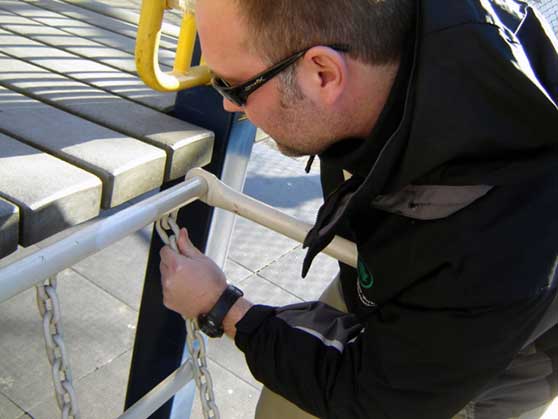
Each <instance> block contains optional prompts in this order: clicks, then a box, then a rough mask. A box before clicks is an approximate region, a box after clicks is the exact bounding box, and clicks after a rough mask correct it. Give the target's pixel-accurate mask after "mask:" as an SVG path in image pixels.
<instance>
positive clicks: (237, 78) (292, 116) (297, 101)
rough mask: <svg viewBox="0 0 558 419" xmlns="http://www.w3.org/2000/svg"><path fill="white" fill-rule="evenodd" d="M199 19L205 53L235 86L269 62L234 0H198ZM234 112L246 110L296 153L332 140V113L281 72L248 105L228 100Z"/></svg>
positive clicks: (283, 149) (288, 150) (280, 143)
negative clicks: (250, 41)
mask: <svg viewBox="0 0 558 419" xmlns="http://www.w3.org/2000/svg"><path fill="white" fill-rule="evenodd" d="M196 21H197V26H198V33H199V37H200V41H201V46H202V51H203V54H204V58H205V60H206V62H207V64H208V65H209V67H210V68H211V69H212V70H213V71H214V72H215V73H216V74H217V75H218V76H219V77H221V78H222V79H224V80H226V81H227V82H228V83H229V84H231V85H236V84H238V83H242V82H244V81H246V80H249V79H250V78H252V77H253V76H254V75H256V74H258V73H259V72H261V71H263V70H266V69H267V68H268V67H269V63H267V62H265V61H264V60H263V58H262V57H260V56H259V55H258V54H257V53H255V52H254V51H252V50H251V48H250V47H249V44H248V39H249V35H248V32H247V28H246V27H245V23H244V20H243V19H242V18H241V17H240V16H239V14H238V11H237V10H236V6H235V4H234V2H232V1H230V0H198V1H197V7H196ZM223 107H224V108H225V110H227V111H229V112H244V113H246V115H247V117H248V118H249V119H250V120H251V121H252V122H253V123H254V124H255V125H256V126H258V127H260V128H261V129H263V130H264V131H265V132H266V133H268V134H269V135H270V136H271V137H272V138H273V139H274V140H275V141H276V142H277V146H278V148H279V150H280V151H281V152H283V153H284V154H287V155H291V156H300V155H309V154H317V153H319V152H321V151H323V150H324V149H325V148H327V146H328V145H329V144H330V143H331V142H332V141H331V139H330V138H328V137H327V136H328V130H327V126H328V125H327V123H328V121H329V120H330V118H328V117H327V115H326V114H325V112H324V111H323V109H322V108H321V107H320V105H319V104H316V103H314V102H312V101H311V100H309V99H308V98H307V97H305V96H304V94H303V93H302V92H296V91H293V90H292V89H286V88H285V86H284V85H283V83H282V82H281V79H280V78H279V77H274V78H273V79H271V80H270V81H269V82H267V83H266V84H264V85H263V86H261V87H260V88H259V89H257V90H256V91H254V92H253V93H252V94H251V95H250V96H249V97H248V101H247V103H246V105H245V106H243V107H239V106H237V105H235V104H234V103H232V102H230V101H228V100H227V99H223Z"/></svg>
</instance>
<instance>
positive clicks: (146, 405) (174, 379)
mask: <svg viewBox="0 0 558 419" xmlns="http://www.w3.org/2000/svg"><path fill="white" fill-rule="evenodd" d="M193 378H194V370H193V368H192V360H188V361H187V362H186V363H184V364H183V365H182V366H180V367H179V368H178V369H177V370H176V371H174V372H173V373H172V374H170V375H169V376H168V377H167V378H165V379H164V380H163V381H161V382H160V383H159V384H157V386H156V387H155V388H153V389H152V390H151V391H150V392H149V393H147V394H146V395H145V396H143V397H142V398H141V399H139V400H138V401H137V402H135V403H134V404H133V405H132V406H130V408H128V410H126V411H125V412H124V413H123V414H122V415H120V416H119V417H118V419H145V418H148V417H149V415H151V414H152V413H153V412H155V411H156V410H157V409H158V408H159V407H161V406H162V405H163V404H164V403H165V402H166V401H167V400H168V399H170V398H171V397H172V396H173V395H174V394H175V393H176V392H178V391H179V390H180V389H181V388H182V387H184V386H185V385H186V384H188V383H189V382H190V381H192V379H193Z"/></svg>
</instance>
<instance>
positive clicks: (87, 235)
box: [0, 168, 357, 302]
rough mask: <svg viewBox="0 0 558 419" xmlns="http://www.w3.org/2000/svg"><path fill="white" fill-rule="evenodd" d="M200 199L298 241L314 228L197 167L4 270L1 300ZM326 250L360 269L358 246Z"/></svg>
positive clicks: (0, 271)
mask: <svg viewBox="0 0 558 419" xmlns="http://www.w3.org/2000/svg"><path fill="white" fill-rule="evenodd" d="M196 199H200V200H201V201H203V202H205V203H206V204H208V205H212V206H216V207H219V208H223V209H225V210H228V211H232V212H234V213H236V214H238V215H241V216H243V217H245V218H248V219H249V220H252V221H254V222H257V223H258V224H261V225H263V226H265V227H268V228H270V229H272V230H274V231H276V232H278V233H281V234H283V235H285V236H287V237H290V238H292V239H294V240H296V241H298V242H302V241H303V240H304V238H305V236H306V234H307V232H308V231H309V230H310V228H311V227H312V226H311V224H309V223H305V222H303V221H300V220H297V219H296V218H294V217H291V216H289V215H286V214H284V213H282V212H281V211H279V210H277V209H275V208H273V207H270V206H269V205H267V204H264V203H263V202H260V201H257V200H255V199H253V198H250V197H248V196H246V195H244V194H242V193H240V192H237V191H235V190H233V189H232V188H230V187H228V186H227V185H225V184H224V183H222V182H221V181H220V180H218V179H217V178H216V177H215V176H214V175H212V174H211V173H208V172H206V171H205V170H203V169H199V168H196V169H192V170H190V171H189V172H188V175H187V177H186V180H185V181H184V182H182V183H180V184H178V185H176V186H174V187H172V188H170V189H168V190H166V191H163V192H160V193H158V194H157V195H154V196H152V197H150V198H147V199H146V200H145V201H141V202H139V203H137V204H135V205H133V206H131V207H128V208H126V209H124V210H122V211H120V212H117V213H116V214H114V215H111V216H110V217H107V218H105V219H102V220H99V221H94V222H92V223H91V224H90V225H88V226H86V227H84V228H82V229H81V230H79V231H77V232H75V233H72V234H70V235H68V236H66V237H64V238H62V239H60V240H59V241H56V242H54V243H51V244H49V245H46V246H45V247H43V248H41V249H39V250H37V251H35V252H33V253H31V254H30V255H28V256H26V257H24V258H22V259H21V260H17V261H15V262H12V263H11V264H9V265H7V266H5V267H2V268H0V302H3V301H5V300H7V299H9V298H11V297H13V296H15V295H17V294H19V293H20V292H23V291H25V290H26V289H28V288H31V287H32V286H33V285H36V284H38V283H40V282H41V281H43V280H45V279H46V278H48V277H51V276H52V275H55V274H57V273H58V272H61V271H62V270H64V269H66V268H68V267H70V266H72V265H74V264H75V263H77V262H79V261H80V260H82V259H84V258H86V257H87V256H89V255H92V254H93V253H96V252H98V251H100V250H102V249H103V248H105V247H107V246H109V245H110V244H112V243H115V242H117V241H118V240H120V239H122V238H124V237H126V236H127V235H129V234H131V233H133V232H135V231H137V230H140V229H141V228H143V227H144V226H146V225H147V224H149V223H151V222H154V221H155V220H156V219H158V218H159V217H161V216H163V215H165V214H169V213H171V212H173V211H175V210H176V209H178V208H180V207H182V206H184V205H187V204H189V203H190V202H192V201H194V200H196ZM323 252H324V253H326V254H328V255H330V256H332V257H334V258H336V259H338V260H340V261H341V262H344V263H346V264H348V265H350V266H353V267H356V263H357V256H356V255H357V251H356V245H355V244H354V243H352V242H350V241H348V240H346V239H343V238H341V237H335V238H334V239H333V241H332V242H331V243H330V244H329V246H327V247H326V248H325V249H324V250H323Z"/></svg>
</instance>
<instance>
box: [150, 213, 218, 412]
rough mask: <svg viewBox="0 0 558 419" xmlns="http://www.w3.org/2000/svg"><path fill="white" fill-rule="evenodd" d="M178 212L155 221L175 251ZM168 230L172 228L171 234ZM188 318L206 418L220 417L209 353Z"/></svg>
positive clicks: (194, 323) (189, 339)
mask: <svg viewBox="0 0 558 419" xmlns="http://www.w3.org/2000/svg"><path fill="white" fill-rule="evenodd" d="M176 217H177V212H173V213H171V214H168V215H165V216H163V217H161V218H160V219H159V220H157V221H156V222H155V229H156V230H157V233H158V234H159V236H160V237H161V240H162V241H163V242H164V243H165V244H167V245H169V246H170V247H171V248H172V249H173V250H174V251H176V252H178V248H177V245H176V238H177V237H178V233H179V231H180V228H179V227H178V224H177V223H176ZM166 230H172V232H173V234H171V235H170V236H169V235H168V234H167V232H166ZM185 320H186V344H187V346H188V351H189V352H190V356H191V357H192V361H193V362H192V364H193V368H194V380H195V381H196V386H197V387H198V390H199V394H200V402H201V405H202V410H203V416H204V418H205V419H213V418H215V419H220V417H221V416H220V414H219V408H218V407H217V404H216V403H215V393H214V391H213V380H212V379H211V374H210V373H209V369H208V368H207V353H206V348H205V341H204V338H203V336H202V334H201V332H200V329H199V327H198V322H197V320H196V319H185Z"/></svg>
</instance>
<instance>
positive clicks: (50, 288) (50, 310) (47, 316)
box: [36, 277, 80, 419]
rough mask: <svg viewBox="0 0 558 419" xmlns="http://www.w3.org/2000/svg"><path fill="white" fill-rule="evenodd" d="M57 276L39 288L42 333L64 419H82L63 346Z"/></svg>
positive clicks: (38, 297)
mask: <svg viewBox="0 0 558 419" xmlns="http://www.w3.org/2000/svg"><path fill="white" fill-rule="evenodd" d="M56 286H57V281H56V278H55V277H52V278H49V279H47V280H46V281H45V283H44V284H43V285H37V286H36V290H37V305H38V307H39V313H40V314H41V317H42V319H43V334H44V338H45V349H46V353H47V357H48V362H49V363H50V365H51V368H52V381H53V384H54V394H55V396H56V403H58V408H59V409H60V412H61V414H62V418H63V419H67V418H74V419H79V418H80V412H79V407H78V402H77V396H76V392H75V390H74V387H73V384H72V371H71V368H70V360H69V358H68V354H67V352H66V346H65V345H64V333H63V330H62V315H61V312H60V303H59V300H58V293H57V292H56Z"/></svg>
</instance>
